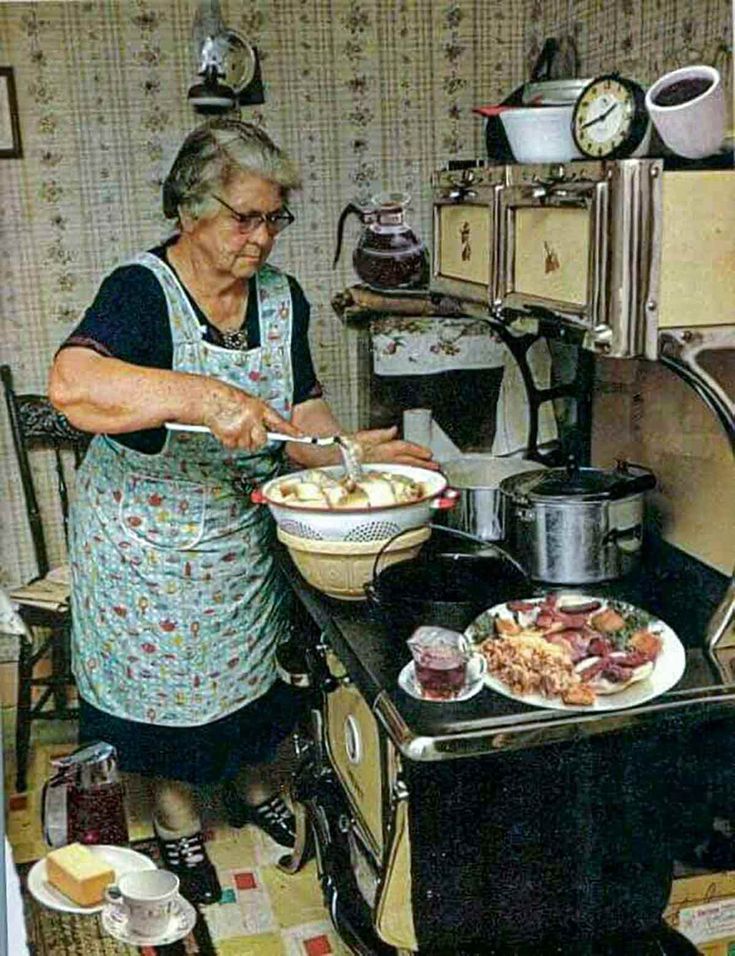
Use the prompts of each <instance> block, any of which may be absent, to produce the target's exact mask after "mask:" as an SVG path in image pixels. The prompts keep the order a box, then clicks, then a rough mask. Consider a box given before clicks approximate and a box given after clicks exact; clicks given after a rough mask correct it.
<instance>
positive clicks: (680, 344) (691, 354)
mask: <svg viewBox="0 0 735 956" xmlns="http://www.w3.org/2000/svg"><path fill="white" fill-rule="evenodd" d="M658 346H659V353H660V354H659V360H660V361H661V363H662V364H663V365H666V366H667V367H668V368H670V369H671V370H672V371H674V372H676V373H677V374H678V375H679V376H680V378H682V379H683V380H684V381H685V382H686V383H687V385H690V386H691V387H692V388H693V389H694V390H695V391H696V392H697V394H698V395H699V397H700V398H701V399H702V401H703V402H705V403H706V404H707V405H708V406H709V407H710V408H711V409H712V411H713V412H714V413H715V414H716V415H717V417H718V419H719V420H720V423H721V425H722V427H723V428H724V429H725V432H726V434H727V437H728V439H729V441H730V447H731V448H732V450H733V453H735V400H734V399H733V398H732V397H731V396H730V395H728V394H727V392H726V391H725V389H724V388H723V387H722V385H720V383H719V382H718V381H717V380H716V379H715V378H713V377H712V376H711V375H710V374H709V372H707V371H706V370H705V369H703V368H702V366H701V365H700V364H699V355H700V353H701V352H709V351H714V350H717V349H735V327H733V326H722V325H715V326H697V327H695V328H690V329H685V328H679V329H665V330H663V331H661V332H659V334H658Z"/></svg>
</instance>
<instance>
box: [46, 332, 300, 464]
mask: <svg viewBox="0 0 735 956" xmlns="http://www.w3.org/2000/svg"><path fill="white" fill-rule="evenodd" d="M49 398H50V400H51V403H52V404H53V405H54V407H55V408H57V409H58V410H59V411H60V412H62V413H63V414H64V415H66V417H67V418H68V419H69V421H70V422H71V424H72V425H74V426H76V427H77V428H79V429H81V430H82V431H88V432H104V433H107V434H111V435H114V434H120V433H123V432H131V431H138V430H139V429H144V428H157V427H160V426H161V425H163V424H164V422H167V421H172V422H179V423H181V424H186V425H207V426H208V427H209V428H210V429H211V430H212V432H213V433H214V434H215V435H216V437H217V438H219V440H220V441H221V442H222V444H223V445H225V447H227V448H243V449H246V450H251V449H253V448H258V447H259V446H260V445H262V444H264V443H265V441H266V435H265V432H266V428H268V429H272V430H277V431H285V432H286V434H289V435H294V436H298V435H299V434H300V432H299V430H298V428H297V427H295V426H293V425H291V424H289V423H288V422H286V421H285V420H284V419H282V418H281V416H280V415H278V413H277V412H275V411H274V410H273V409H272V408H271V407H270V406H269V405H267V404H266V403H265V402H263V401H261V400H260V399H259V398H255V397H254V396H252V395H249V394H248V393H247V392H244V391H242V390H241V389H238V388H234V387H233V386H231V385H227V384H226V383H225V382H221V381H220V380H219V379H214V378H209V377H208V376H204V375H192V374H189V373H188V372H174V371H170V370H167V369H154V368H145V367H143V366H140V365H131V364H130V363H128V362H123V361H121V360H120V359H115V358H109V357H107V356H103V355H99V354H97V353H96V352H94V351H92V350H91V349H87V348H81V347H69V348H65V349H63V350H62V351H61V352H59V353H58V354H57V356H56V358H55V360H54V363H53V366H52V367H51V373H50V377H49Z"/></svg>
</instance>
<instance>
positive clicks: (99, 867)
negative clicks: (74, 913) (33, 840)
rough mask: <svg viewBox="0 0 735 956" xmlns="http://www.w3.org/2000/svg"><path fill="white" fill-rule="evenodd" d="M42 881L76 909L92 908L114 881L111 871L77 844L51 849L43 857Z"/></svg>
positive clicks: (110, 868)
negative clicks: (77, 907) (44, 857)
mask: <svg viewBox="0 0 735 956" xmlns="http://www.w3.org/2000/svg"><path fill="white" fill-rule="evenodd" d="M46 879H47V880H48V882H49V883H50V884H51V885H52V886H55V887H56V889H57V890H60V891H61V892H62V893H63V894H64V896H68V897H69V899H70V900H72V901H73V902H74V903H78V904H79V905H80V906H94V904H95V903H100V902H101V901H102V899H103V898H104V895H105V888H106V887H107V886H109V885H110V883H114V882H115V871H114V870H113V869H112V867H111V866H110V865H109V864H108V863H105V861H104V860H102V859H100V857H99V856H96V855H95V854H94V853H92V851H91V850H89V849H88V848H87V847H86V846H83V845H82V844H81V843H70V844H69V846H62V847H60V848H59V849H58V850H52V851H51V853H49V854H48V856H47V857H46Z"/></svg>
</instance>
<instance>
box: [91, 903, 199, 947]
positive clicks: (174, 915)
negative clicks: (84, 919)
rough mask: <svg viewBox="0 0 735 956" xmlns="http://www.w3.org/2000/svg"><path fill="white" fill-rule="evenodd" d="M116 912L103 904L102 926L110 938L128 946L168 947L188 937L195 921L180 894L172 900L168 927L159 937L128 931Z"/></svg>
mask: <svg viewBox="0 0 735 956" xmlns="http://www.w3.org/2000/svg"><path fill="white" fill-rule="evenodd" d="M116 911H117V906H116V905H115V904H111V903H105V905H104V907H103V909H102V926H103V928H104V930H105V932H106V933H109V934H110V936H112V937H114V938H115V939H119V940H120V942H122V943H127V944H128V945H129V946H169V945H170V944H171V943H175V942H177V941H178V940H180V939H183V938H184V937H185V936H188V934H189V933H190V932H191V931H192V930H193V929H194V924H195V923H196V921H197V912H196V910H195V909H194V907H193V906H192V905H191V903H190V902H189V901H188V900H185V899H184V897H183V896H181V895H180V894H177V895H176V897H175V899H174V903H173V907H172V910H171V917H170V919H169V921H168V927H167V928H166V931H165V932H164V933H161V935H160V936H143V935H142V934H141V933H136V932H135V930H131V929H128V923H127V920H126V919H121V918H119V917H117V916H116V915H115V913H116Z"/></svg>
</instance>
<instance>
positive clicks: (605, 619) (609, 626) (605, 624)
mask: <svg viewBox="0 0 735 956" xmlns="http://www.w3.org/2000/svg"><path fill="white" fill-rule="evenodd" d="M590 625H591V626H592V627H594V629H595V630H596V631H600V633H601V634H614V633H615V631H619V630H620V629H621V628H622V627H625V618H624V617H622V616H621V615H620V614H618V612H617V611H613V609H612V608H611V607H606V608H605V610H604V611H600V613H599V614H595V615H594V616H593V617H591V618H590Z"/></svg>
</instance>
